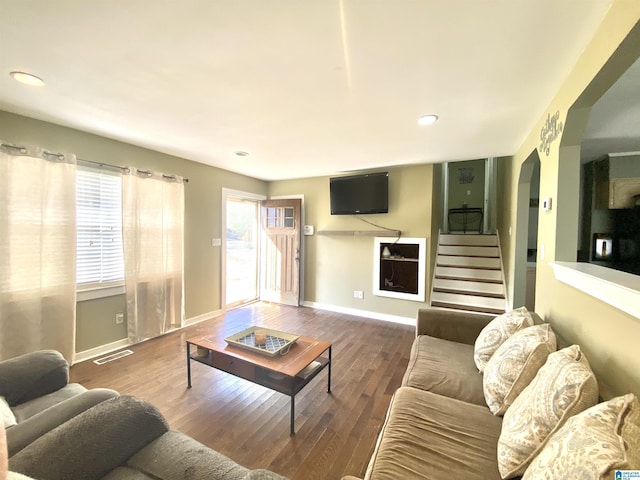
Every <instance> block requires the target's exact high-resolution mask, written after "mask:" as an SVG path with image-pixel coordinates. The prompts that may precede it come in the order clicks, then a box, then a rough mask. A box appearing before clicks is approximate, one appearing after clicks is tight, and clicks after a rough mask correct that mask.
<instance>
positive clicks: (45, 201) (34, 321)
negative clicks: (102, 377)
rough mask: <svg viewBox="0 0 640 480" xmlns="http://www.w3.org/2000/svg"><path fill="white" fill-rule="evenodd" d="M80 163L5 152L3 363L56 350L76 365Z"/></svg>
mask: <svg viewBox="0 0 640 480" xmlns="http://www.w3.org/2000/svg"><path fill="white" fill-rule="evenodd" d="M75 317H76V158H75V156H74V155H72V154H66V153H65V154H57V153H56V154H52V153H49V152H47V151H45V150H42V149H40V148H30V147H20V148H16V147H10V146H6V145H4V144H3V145H2V146H1V147H0V322H1V326H0V358H2V359H5V358H11V357H14V356H16V355H21V354H23V353H27V352H30V351H34V350H40V349H55V350H58V351H60V352H61V353H62V354H63V355H64V357H65V358H66V359H67V360H68V361H69V362H70V363H73V356H74V353H75V324H76V321H75V320H76V318H75Z"/></svg>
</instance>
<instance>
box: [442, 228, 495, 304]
mask: <svg viewBox="0 0 640 480" xmlns="http://www.w3.org/2000/svg"><path fill="white" fill-rule="evenodd" d="M431 306H432V307H438V308H447V309H455V310H465V311H469V312H480V313H491V314H496V315H499V314H501V313H504V312H505V308H506V300H505V287H504V276H503V273H502V259H501V257H500V246H499V244H498V237H497V235H495V234H494V235H479V234H475V235H474V234H442V233H441V234H440V237H439V239H438V255H437V259H436V268H435V272H434V277H433V282H432V289H431Z"/></svg>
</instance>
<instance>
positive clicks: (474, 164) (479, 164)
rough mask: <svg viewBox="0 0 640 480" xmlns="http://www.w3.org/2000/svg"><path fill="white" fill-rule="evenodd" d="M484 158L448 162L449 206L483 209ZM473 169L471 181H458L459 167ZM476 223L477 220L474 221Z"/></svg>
mask: <svg viewBox="0 0 640 480" xmlns="http://www.w3.org/2000/svg"><path fill="white" fill-rule="evenodd" d="M485 164H486V160H485V159H480V160H467V161H465V162H452V163H449V208H462V206H463V204H465V203H466V204H467V206H468V207H469V208H482V209H484V167H485ZM464 168H470V169H473V181H472V182H471V183H460V169H464ZM476 223H477V222H476Z"/></svg>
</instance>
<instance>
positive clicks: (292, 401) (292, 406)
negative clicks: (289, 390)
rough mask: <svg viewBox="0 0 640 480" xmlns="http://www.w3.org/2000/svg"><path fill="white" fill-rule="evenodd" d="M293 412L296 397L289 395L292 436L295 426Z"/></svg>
mask: <svg viewBox="0 0 640 480" xmlns="http://www.w3.org/2000/svg"><path fill="white" fill-rule="evenodd" d="M295 414H296V397H295V395H291V436H292V437H293V436H294V435H295V434H296V428H295V424H294V422H295V420H294V416H295Z"/></svg>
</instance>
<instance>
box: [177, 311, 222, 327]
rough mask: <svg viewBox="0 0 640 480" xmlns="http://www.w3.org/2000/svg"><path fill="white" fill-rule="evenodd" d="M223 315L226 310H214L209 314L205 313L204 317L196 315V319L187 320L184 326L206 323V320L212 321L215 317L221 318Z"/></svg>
mask: <svg viewBox="0 0 640 480" xmlns="http://www.w3.org/2000/svg"><path fill="white" fill-rule="evenodd" d="M223 313H224V310H214V311H213V312H207V313H203V314H202V315H196V316H195V317H191V318H187V319H186V320H185V321H184V326H185V327H188V326H191V325H195V324H196V323H200V322H204V321H205V320H211V319H212V318H213V317H219V316H220V315H222V314H223ZM183 328H184V327H183Z"/></svg>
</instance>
